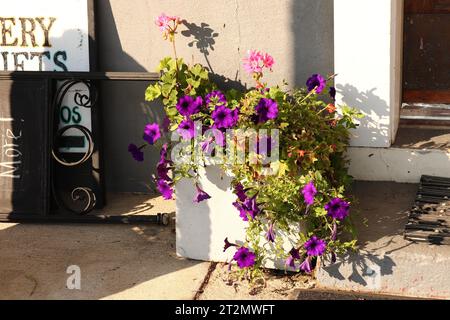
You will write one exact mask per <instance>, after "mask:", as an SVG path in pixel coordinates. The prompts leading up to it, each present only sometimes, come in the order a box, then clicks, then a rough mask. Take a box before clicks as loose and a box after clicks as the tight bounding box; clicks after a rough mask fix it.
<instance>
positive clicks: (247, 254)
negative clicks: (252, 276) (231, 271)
mask: <svg viewBox="0 0 450 320" xmlns="http://www.w3.org/2000/svg"><path fill="white" fill-rule="evenodd" d="M233 259H234V260H235V261H236V262H237V265H238V266H239V268H241V269H244V268H249V267H252V266H254V265H255V260H256V255H255V254H254V253H253V252H251V251H250V250H248V249H247V248H245V247H241V248H239V249H238V250H237V251H236V253H235V254H234V257H233Z"/></svg>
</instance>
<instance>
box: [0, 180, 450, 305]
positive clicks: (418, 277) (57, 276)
mask: <svg viewBox="0 0 450 320" xmlns="http://www.w3.org/2000/svg"><path fill="white" fill-rule="evenodd" d="M415 192H416V186H414V185H399V184H393V183H361V182H358V183H356V184H355V194H356V195H357V197H358V198H359V201H360V204H359V206H358V207H359V209H360V210H361V215H360V217H359V219H358V221H359V222H360V223H359V224H360V225H359V233H360V237H359V239H360V243H361V245H362V249H363V251H361V252H360V253H359V254H354V255H351V256H350V258H347V259H346V260H341V261H340V262H339V263H338V264H336V265H334V266H330V267H327V268H323V269H321V270H320V271H319V272H318V278H317V279H316V280H314V279H312V278H311V277H309V276H302V275H294V276H287V275H285V274H284V273H283V272H280V273H273V272H272V273H267V274H266V277H267V280H266V281H265V283H259V284H257V285H256V286H254V287H250V286H249V284H248V283H247V282H236V281H232V280H233V279H231V278H230V277H231V275H230V273H229V272H228V268H227V266H226V265H224V264H217V265H216V266H215V268H214V269H212V270H209V269H210V263H207V262H199V261H191V260H185V259H180V258H178V257H177V256H176V254H175V231H174V230H175V229H174V221H173V219H172V221H171V225H170V226H166V227H164V226H157V225H137V226H131V225H92V224H67V225H62V224H47V225H42V224H41V225H40V224H0V299H173V300H179V299H193V298H194V297H196V298H198V299H230V300H233V299H242V300H258V299H315V298H314V297H316V298H317V297H319V298H320V297H326V298H327V299H340V298H342V293H336V295H333V293H327V294H326V295H323V294H320V295H319V296H318V295H317V294H315V293H311V294H309V293H307V294H306V293H305V291H302V290H304V289H312V288H314V287H316V286H321V287H326V288H330V289H332V290H349V291H352V290H353V291H356V292H369V293H385V294H393V295H403V296H417V297H425V298H433V297H434V298H449V297H450V246H442V247H436V246H430V245H427V244H412V243H410V242H407V241H405V240H403V238H402V231H403V228H404V224H405V223H406V218H407V217H406V214H405V210H407V209H408V208H409V207H410V206H411V204H412V201H413V199H414V195H415ZM104 211H105V212H104V213H107V214H113V215H119V214H120V215H141V214H146V215H147V214H157V213H163V212H164V213H170V214H171V215H172V217H174V203H173V202H171V201H169V202H167V201H162V199H161V198H160V197H151V196H148V195H112V196H110V197H109V206H108V207H107V208H106V209H105V210H104ZM364 219H367V220H368V224H369V227H368V228H366V227H364V226H363V225H361V222H362V221H363V220H364ZM71 265H77V266H79V267H80V269H81V290H69V289H68V288H67V287H66V282H67V279H68V277H69V276H70V275H69V274H67V273H66V271H67V268H68V267H69V266H71ZM209 271H210V272H209ZM206 280H208V281H206ZM346 297H349V296H346ZM351 297H356V298H358V297H360V295H359V294H357V295H355V294H351V295H350V298H351ZM368 297H370V296H368ZM374 298H377V297H374Z"/></svg>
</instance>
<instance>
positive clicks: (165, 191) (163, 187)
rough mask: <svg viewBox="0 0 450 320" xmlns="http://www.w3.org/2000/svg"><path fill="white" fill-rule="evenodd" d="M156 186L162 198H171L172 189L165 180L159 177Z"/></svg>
mask: <svg viewBox="0 0 450 320" xmlns="http://www.w3.org/2000/svg"><path fill="white" fill-rule="evenodd" d="M156 187H157V189H158V191H159V193H161V195H162V196H163V198H164V199H166V200H171V199H172V196H173V189H172V187H171V186H170V185H169V184H168V183H167V182H166V181H164V180H163V179H159V180H158V183H157V186H156Z"/></svg>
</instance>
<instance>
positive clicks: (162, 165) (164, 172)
mask: <svg viewBox="0 0 450 320" xmlns="http://www.w3.org/2000/svg"><path fill="white" fill-rule="evenodd" d="M167 148H168V144H167V143H165V144H164V145H163V146H162V148H161V152H160V159H159V162H158V165H157V167H156V171H157V173H158V178H159V179H162V180H165V181H172V179H171V178H170V177H169V175H168V174H169V171H170V169H169V165H170V164H172V161H170V160H167Z"/></svg>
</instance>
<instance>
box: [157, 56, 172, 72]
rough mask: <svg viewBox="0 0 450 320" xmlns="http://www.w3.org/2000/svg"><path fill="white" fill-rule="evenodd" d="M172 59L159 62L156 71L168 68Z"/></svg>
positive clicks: (166, 58) (168, 58) (167, 58)
mask: <svg viewBox="0 0 450 320" xmlns="http://www.w3.org/2000/svg"><path fill="white" fill-rule="evenodd" d="M172 60H173V59H172V58H171V57H165V58H164V59H162V60H161V61H160V62H159V65H158V68H156V71H158V72H161V71H163V70H165V69H168V68H169V64H170V62H171V61H172Z"/></svg>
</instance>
